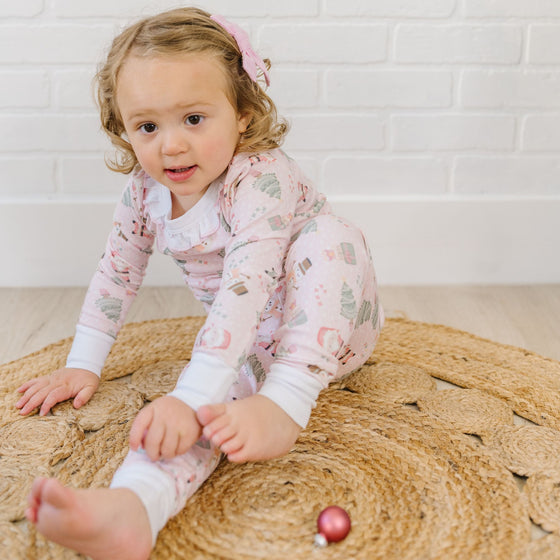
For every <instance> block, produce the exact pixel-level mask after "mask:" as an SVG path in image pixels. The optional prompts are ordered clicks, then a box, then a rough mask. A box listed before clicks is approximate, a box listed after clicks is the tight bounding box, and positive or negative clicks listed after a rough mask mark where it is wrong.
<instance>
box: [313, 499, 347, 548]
mask: <svg viewBox="0 0 560 560" xmlns="http://www.w3.org/2000/svg"><path fill="white" fill-rule="evenodd" d="M351 525H352V523H351V521H350V516H349V515H348V513H346V511H345V510H344V509H342V508H341V507H338V506H329V507H327V508H325V509H324V510H323V511H322V512H321V513H320V514H319V517H318V518H317V531H318V535H317V536H316V538H315V543H316V544H317V545H318V546H326V545H327V544H328V543H334V542H339V541H341V540H342V539H344V538H346V536H347V535H348V533H349V532H350V527H351Z"/></svg>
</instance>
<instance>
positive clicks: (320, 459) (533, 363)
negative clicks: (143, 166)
mask: <svg viewBox="0 0 560 560" xmlns="http://www.w3.org/2000/svg"><path fill="white" fill-rule="evenodd" d="M201 324H202V318H199V317H186V318H181V319H168V320H156V321H147V322H143V323H133V324H129V325H127V326H126V327H125V328H124V329H123V331H122V333H121V335H120V336H119V339H118V341H117V343H116V344H115V347H114V348H113V350H112V352H111V355H110V357H109V360H108V363H107V366H106V368H105V370H104V374H103V382H102V385H101V388H100V390H99V392H98V393H97V394H96V395H95V396H94V398H93V399H92V400H91V401H90V403H88V405H86V406H85V407H83V408H82V409H81V410H80V411H76V410H74V409H73V408H72V407H71V406H69V405H67V404H61V405H58V406H57V408H56V409H55V410H54V413H53V414H52V415H49V416H47V417H45V418H39V417H38V416H31V417H29V418H21V417H20V416H19V415H18V413H17V412H16V411H15V409H14V404H15V402H16V400H17V398H18V397H17V394H16V392H15V389H16V387H18V386H19V385H20V384H21V383H22V382H23V381H24V380H26V379H28V378H30V377H34V376H37V375H41V374H46V373H49V372H51V371H52V370H54V369H55V368H58V367H60V366H61V365H63V363H64V361H65V358H66V354H67V352H68V350H69V347H70V344H71V340H70V339H68V340H63V341H61V342H59V343H57V344H53V345H51V346H48V347H46V348H44V349H43V350H41V351H39V352H36V353H34V354H31V355H29V356H27V357H24V358H22V359H20V360H17V361H15V362H11V363H9V364H6V365H4V366H0V558H2V559H10V560H18V559H20V558H22V559H23V558H27V559H29V558H31V559H34V558H37V559H53V560H54V559H57V560H58V559H64V560H65V559H71V558H79V555H77V554H76V553H74V552H72V551H68V550H65V549H63V548H61V547H59V546H58V545H54V544H51V543H48V542H47V541H45V540H44V539H43V538H42V537H41V536H40V535H38V534H37V533H36V531H35V530H34V528H33V527H32V526H31V525H29V524H28V523H27V522H26V521H25V520H24V519H23V509H24V505H25V498H26V494H27V492H28V490H29V486H30V484H31V481H32V480H33V478H34V477H35V476H37V475H53V476H57V477H59V478H61V479H62V480H63V481H64V482H65V483H67V484H69V485H72V486H74V487H102V486H107V485H108V484H109V482H110V480H111V477H112V475H113V473H114V471H115V469H116V468H117V467H118V465H119V464H120V463H121V461H122V459H123V457H124V455H125V453H126V451H127V437H128V432H129V429H130V421H131V419H133V418H134V416H135V415H136V413H137V412H138V410H139V409H140V408H141V407H142V406H143V405H144V403H146V402H147V401H149V400H150V399H154V398H157V397H158V396H160V395H162V394H165V393H166V392H167V391H169V390H170V389H171V388H172V387H173V385H174V383H175V380H176V378H177V376H178V375H179V372H180V371H181V369H182V368H183V367H184V365H185V363H187V361H188V360H189V358H190V352H191V348H192V344H193V342H194V338H195V336H196V333H197V331H198V329H199V328H200V326H201ZM436 380H437V382H436ZM445 382H447V383H445ZM523 419H525V420H523ZM333 504H335V505H339V506H341V507H343V508H344V509H346V511H347V512H348V513H349V514H350V517H351V519H352V530H351V532H350V534H349V535H348V537H347V538H346V539H345V540H343V541H341V542H339V543H336V544H331V545H329V546H328V547H326V548H316V547H315V546H314V544H313V540H314V535H315V533H316V520H317V516H318V514H319V513H320V511H321V510H322V509H323V508H325V507H326V506H328V505H333ZM537 525H538V526H539V528H537ZM152 558H154V559H158V560H172V559H196V560H202V559H210V560H218V559H219V560H226V559H232V560H234V559H236V560H237V559H257V558H262V559H264V558H266V559H278V560H280V559H282V560H286V559H290V560H300V559H301V560H309V559H312V560H323V559H325V560H326V559H336V560H346V559H364V560H374V559H380V560H381V559H383V560H390V559H399V560H402V559H411V560H423V559H445V560H454V559H456V560H475V559H480V560H489V559H499V560H502V559H503V560H515V559H520V560H537V559H542V560H544V559H546V560H554V559H560V363H559V362H556V361H553V360H549V359H545V358H543V357H540V356H538V355H536V354H533V353H530V352H527V351H525V350H522V349H519V348H514V347H511V346H504V345H501V344H497V343H494V342H491V341H488V340H484V339H481V338H478V337H476V336H473V335H471V334H468V333H465V332H461V331H457V330H454V329H451V328H448V327H443V326H438V325H431V324H424V323H418V322H412V321H408V320H404V319H389V320H388V321H387V324H386V327H385V329H384V331H383V333H382V336H381V339H380V341H379V344H378V346H377V348H376V350H375V352H374V354H373V355H372V356H371V358H370V359H369V361H368V362H367V364H366V365H365V366H363V367H362V368H361V369H360V370H358V371H357V372H355V373H353V374H352V375H350V376H349V377H347V378H346V379H344V380H343V381H341V382H339V383H337V384H335V385H331V387H330V388H329V389H328V390H326V391H325V392H324V393H322V394H321V396H320V399H319V403H318V405H317V408H316V409H315V410H314V412H313V415H312V419H311V421H310V424H309V426H308V428H307V429H306V430H305V431H304V432H303V433H302V435H301V436H300V438H299V440H298V441H297V443H296V445H295V447H294V449H293V450H292V451H291V452H290V453H289V454H288V455H286V456H285V457H282V458H280V459H277V460H273V461H267V462H261V463H252V464H244V465H234V464H230V463H228V462H227V461H224V462H222V463H221V465H220V466H219V467H218V469H217V470H216V472H215V473H214V474H213V475H212V476H211V477H210V479H209V480H208V481H207V482H206V483H205V484H204V485H203V486H202V487H201V489H200V490H199V491H198V492H197V493H196V494H195V495H194V497H193V498H192V499H191V500H190V501H189V503H188V504H187V506H186V507H185V509H184V510H183V512H181V513H180V514H179V515H178V516H176V517H175V518H173V519H172V520H171V521H170V522H169V523H168V524H167V526H166V527H165V528H164V530H163V531H162V532H161V533H160V536H159V538H158V541H157V545H156V547H155V549H154V551H153V554H152Z"/></svg>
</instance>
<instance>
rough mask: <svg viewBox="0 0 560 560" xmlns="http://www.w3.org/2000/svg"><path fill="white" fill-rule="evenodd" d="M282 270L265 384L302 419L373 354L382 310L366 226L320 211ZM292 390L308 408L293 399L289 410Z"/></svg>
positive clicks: (265, 390) (269, 392)
mask: <svg viewBox="0 0 560 560" xmlns="http://www.w3.org/2000/svg"><path fill="white" fill-rule="evenodd" d="M285 270H286V279H285V286H284V290H285V294H284V301H283V315H282V319H281V325H280V326H279V328H278V329H277V331H276V332H275V334H274V343H273V344H272V345H271V347H273V348H274V362H273V363H272V365H271V366H270V373H269V374H268V375H267V378H266V381H265V382H264V384H263V389H261V391H260V392H261V393H262V394H264V395H265V396H269V397H271V398H272V399H273V400H274V401H275V402H276V403H277V404H280V406H282V408H283V409H284V410H285V411H286V412H288V414H290V416H291V417H292V418H293V419H294V420H295V421H296V422H297V423H298V424H300V425H301V426H304V423H306V414H307V418H308V413H309V411H310V407H311V406H313V404H311V403H314V399H316V397H317V395H318V393H319V391H320V390H321V389H322V388H325V387H326V386H327V385H328V384H329V383H330V382H331V381H333V380H335V379H338V378H340V377H342V376H344V375H346V374H348V373H350V372H351V371H353V370H355V369H356V368H358V367H359V366H361V365H362V364H363V363H364V362H365V360H366V359H367V358H368V357H369V356H370V355H371V352H372V351H373V348H374V346H375V344H376V342H377V339H378V336H379V331H380V330H381V327H382V326H383V310H382V308H381V305H380V303H379V301H378V296H377V283H376V277H375V271H374V268H373V264H372V260H371V255H370V253H369V249H368V247H367V245H366V242H365V240H364V237H363V234H362V233H361V232H360V230H359V229H357V228H356V227H354V226H353V225H351V224H348V223H347V222H345V221H344V220H342V219H340V218H338V217H336V216H332V215H322V216H318V217H317V218H315V219H313V220H312V221H310V222H309V223H308V224H307V225H306V226H305V227H304V228H303V230H302V231H301V233H300V235H299V237H298V238H297V239H296V240H295V241H294V243H293V244H292V246H291V248H290V250H289V251H288V255H287V258H286V267H285ZM273 385H274V387H272V386H273ZM290 391H291V392H292V394H293V395H295V399H292V400H296V401H297V400H299V402H300V404H302V405H303V404H305V406H306V407H307V413H304V412H301V414H300V413H298V412H297V411H296V407H294V413H293V414H292V412H291V411H290ZM279 394H282V395H281V396H280V398H276V395H279ZM305 406H304V407H303V408H305ZM303 408H301V407H300V409H301V410H303Z"/></svg>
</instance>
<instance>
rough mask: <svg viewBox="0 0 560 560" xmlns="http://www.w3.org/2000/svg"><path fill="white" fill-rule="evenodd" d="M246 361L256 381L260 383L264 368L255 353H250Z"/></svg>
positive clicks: (262, 379)
mask: <svg viewBox="0 0 560 560" xmlns="http://www.w3.org/2000/svg"><path fill="white" fill-rule="evenodd" d="M247 363H248V364H249V366H250V367H251V369H252V370H253V375H254V376H255V378H256V380H257V382H258V383H260V382H261V381H264V379H265V377H266V371H265V370H264V367H263V365H262V364H261V362H260V361H259V359H258V358H257V355H256V354H251V355H250V356H249V357H248V358H247Z"/></svg>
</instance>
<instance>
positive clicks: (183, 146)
mask: <svg viewBox="0 0 560 560" xmlns="http://www.w3.org/2000/svg"><path fill="white" fill-rule="evenodd" d="M161 148H162V152H163V155H166V156H174V155H177V154H181V153H183V152H186V151H187V150H188V149H189V144H188V141H187V139H186V138H185V135H184V133H183V132H182V131H180V130H168V131H166V132H165V134H164V136H163V143H162V147H161Z"/></svg>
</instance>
